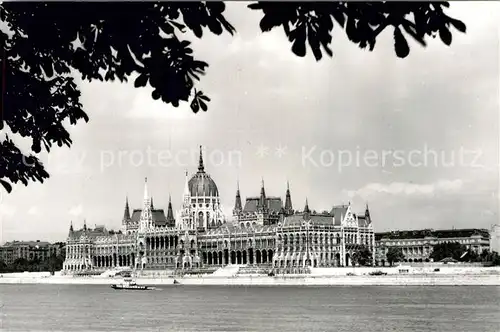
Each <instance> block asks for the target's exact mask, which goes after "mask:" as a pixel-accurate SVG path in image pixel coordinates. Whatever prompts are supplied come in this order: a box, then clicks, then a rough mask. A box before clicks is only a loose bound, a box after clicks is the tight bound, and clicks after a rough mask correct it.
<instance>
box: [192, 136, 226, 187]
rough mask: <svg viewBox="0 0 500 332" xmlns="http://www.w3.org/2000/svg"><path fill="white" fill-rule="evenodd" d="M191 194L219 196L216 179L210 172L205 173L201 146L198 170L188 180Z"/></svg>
mask: <svg viewBox="0 0 500 332" xmlns="http://www.w3.org/2000/svg"><path fill="white" fill-rule="evenodd" d="M188 187H189V194H190V195H191V197H193V196H205V197H206V196H209V197H218V196H219V190H218V189H217V185H216V184H215V182H214V180H212V178H211V177H210V175H209V174H207V173H205V166H204V165H203V155H202V152H201V146H200V162H199V165H198V172H197V173H196V174H194V175H193V176H192V177H191V179H190V180H189V182H188Z"/></svg>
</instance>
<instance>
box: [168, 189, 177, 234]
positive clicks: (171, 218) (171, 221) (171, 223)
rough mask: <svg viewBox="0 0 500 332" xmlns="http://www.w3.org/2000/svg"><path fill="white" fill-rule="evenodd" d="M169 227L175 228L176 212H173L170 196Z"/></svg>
mask: <svg viewBox="0 0 500 332" xmlns="http://www.w3.org/2000/svg"><path fill="white" fill-rule="evenodd" d="M167 227H175V218H174V211H173V210H172V198H171V197H170V195H169V196H168V210H167Z"/></svg>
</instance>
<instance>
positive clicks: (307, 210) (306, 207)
mask: <svg viewBox="0 0 500 332" xmlns="http://www.w3.org/2000/svg"><path fill="white" fill-rule="evenodd" d="M310 212H311V210H309V203H308V202H307V197H306V206H304V213H310Z"/></svg>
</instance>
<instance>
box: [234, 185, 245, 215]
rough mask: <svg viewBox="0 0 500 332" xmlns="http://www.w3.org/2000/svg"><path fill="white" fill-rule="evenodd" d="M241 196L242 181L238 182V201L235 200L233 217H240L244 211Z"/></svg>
mask: <svg viewBox="0 0 500 332" xmlns="http://www.w3.org/2000/svg"><path fill="white" fill-rule="evenodd" d="M242 210H243V209H242V206H241V196H240V181H239V180H238V181H237V182H236V199H235V200H234V210H233V215H238V214H239V213H240V212H241V211H242Z"/></svg>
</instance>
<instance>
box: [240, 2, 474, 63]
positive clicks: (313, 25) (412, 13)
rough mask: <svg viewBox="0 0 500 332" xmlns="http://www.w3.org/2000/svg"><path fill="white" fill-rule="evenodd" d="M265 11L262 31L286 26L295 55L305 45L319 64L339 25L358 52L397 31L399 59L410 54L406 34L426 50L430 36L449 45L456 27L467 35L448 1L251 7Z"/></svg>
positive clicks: (463, 25)
mask: <svg viewBox="0 0 500 332" xmlns="http://www.w3.org/2000/svg"><path fill="white" fill-rule="evenodd" d="M248 7H249V8H251V9H253V10H261V11H262V12H263V14H264V17H263V18H262V20H261V21H260V28H261V30H262V32H266V31H271V30H272V29H274V28H278V27H282V28H283V31H284V32H285V34H286V36H287V37H288V40H289V41H290V42H291V43H292V52H293V53H294V54H295V55H297V56H300V57H303V56H305V55H306V48H307V46H306V42H307V43H308V44H309V47H310V48H311V50H312V52H313V54H314V57H315V58H316V60H318V61H319V60H321V59H322V57H323V52H325V53H326V54H328V55H329V56H330V57H331V56H332V55H333V52H332V50H331V48H330V44H331V43H332V35H331V32H332V30H333V28H334V25H335V24H337V25H338V26H339V27H340V28H341V29H343V30H345V33H346V35H347V37H348V38H349V40H350V41H351V42H353V43H354V44H357V45H358V46H359V47H360V48H362V49H365V48H367V47H368V49H369V50H370V51H373V49H374V48H375V42H376V39H377V37H378V35H379V34H380V33H381V32H382V31H384V30H385V29H386V28H388V27H393V28H394V48H395V51H396V55H397V56H398V57H400V58H405V57H407V56H408V54H409V53H410V48H409V46H408V41H407V40H406V37H405V36H404V34H403V31H404V32H405V33H406V34H407V35H408V36H410V37H411V38H412V39H414V40H415V41H417V42H418V43H419V44H421V45H422V46H426V40H425V39H426V37H429V36H430V37H434V38H435V37H436V36H437V35H438V34H439V37H440V38H441V40H442V41H443V43H445V44H446V45H450V44H451V41H452V34H451V31H450V28H451V27H453V28H455V29H456V30H458V31H460V32H464V33H465V31H466V26H465V24H464V23H463V22H462V21H459V20H457V19H455V18H452V17H449V16H448V15H446V14H445V13H444V10H443V7H449V4H448V2H444V1H441V2H406V3H403V2H389V1H379V2H307V3H302V2H292V3H282V2H280V3H277V2H258V3H253V4H250V5H249V6H248Z"/></svg>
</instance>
